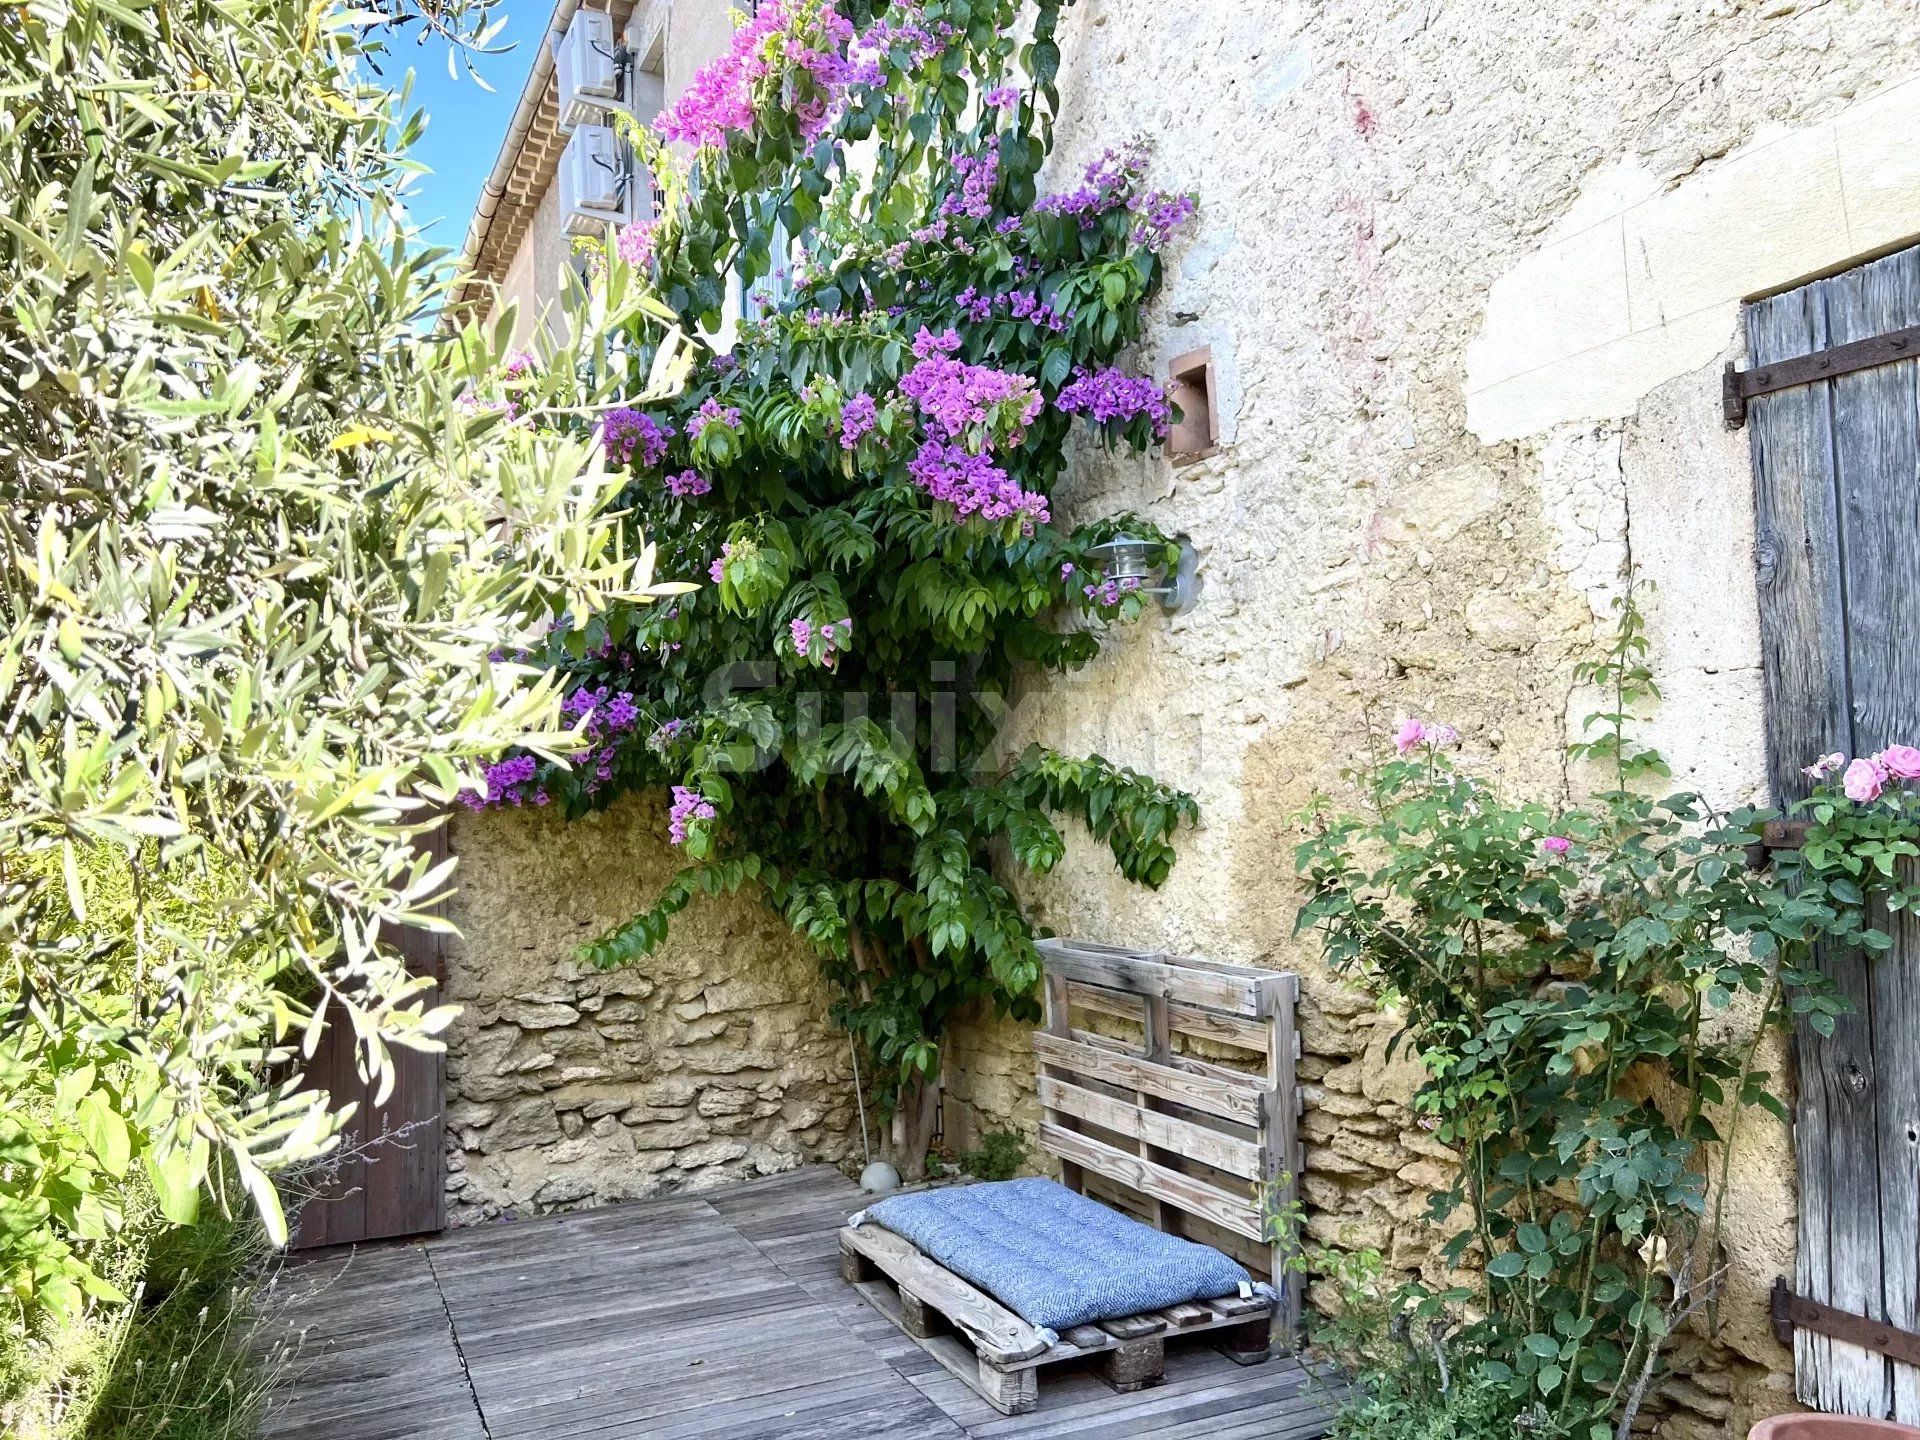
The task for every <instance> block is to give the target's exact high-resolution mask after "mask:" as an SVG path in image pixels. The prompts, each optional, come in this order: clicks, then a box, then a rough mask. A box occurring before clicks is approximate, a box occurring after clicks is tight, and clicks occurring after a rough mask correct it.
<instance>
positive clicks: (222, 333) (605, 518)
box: [0, 0, 678, 1334]
mask: <svg viewBox="0 0 1920 1440" xmlns="http://www.w3.org/2000/svg"><path fill="white" fill-rule="evenodd" d="M487 23H488V17H487V14H486V8H485V4H484V0H481V3H478V4H474V5H471V6H469V5H468V4H466V3H464V0H453V3H451V4H444V5H443V4H440V3H437V0H436V3H433V4H431V5H426V4H415V3H412V0H397V3H395V4H393V5H390V6H386V7H384V8H381V9H376V10H368V9H364V8H356V7H354V6H353V5H351V4H350V3H348V0H316V3H313V4H295V3H288V0H176V3H170V4H168V5H166V6H163V7H153V6H146V5H133V6H128V5H122V4H117V3H112V0H32V3H29V4H27V5H24V6H21V7H15V8H14V9H13V10H10V11H9V12H8V16H7V18H6V20H5V22H4V23H0V74H4V75H5V76H6V77H7V85H6V95H5V99H4V100H3V101H0V105H3V106H4V110H5V113H4V117H0V230H4V232H5V237H6V238H5V241H4V244H0V394H3V395H5V396H6V397H7V405H6V409H5V418H4V420H0V493H3V494H4V495H5V497H6V503H5V504H3V505H0V549H4V551H5V554H6V556H7V561H6V563H5V564H4V565H0V1015H4V1021H0V1034H3V1036H4V1040H3V1042H0V1043H3V1044H4V1049H5V1053H4V1055H0V1322H4V1323H5V1324H6V1325H7V1326H8V1327H10V1328H17V1329H18V1330H19V1331H20V1332H21V1333H26V1334H32V1333H35V1329H36V1326H37V1325H38V1324H39V1323H40V1320H41V1318H42V1317H43V1315H45V1314H46V1313H48V1312H52V1313H55V1314H57V1315H60V1316H68V1317H71V1316H74V1315H77V1314H79V1313H80V1312H81V1310H82V1309H83V1308H84V1306H85V1305H87V1304H90V1303H91V1304H99V1303H111V1301H112V1300H113V1297H114V1295H115V1293H116V1289H117V1287H115V1286H114V1285H113V1284H112V1283H111V1282H110V1281H109V1280H108V1278H107V1277H106V1276H105V1275H104V1274H103V1273H102V1271H101V1270H100V1268H99V1267H98V1266H95V1265H93V1264H90V1263H89V1258H88V1257H89V1255H90V1254H92V1253H93V1252H94V1251H95V1250H98V1249H100V1248H101V1247H103V1246H109V1247H110V1246H111V1243H112V1237H113V1236H114V1234H115V1232H116V1230H117V1229H118V1228H119V1227H120V1226H121V1225H122V1224H123V1215H124V1211H125V1210H126V1208H127V1197H128V1194H129V1193H130V1189H131V1187H132V1186H133V1185H134V1184H135V1182H136V1180H138V1182H139V1183H144V1184H147V1185H150V1186H151V1187H152V1188H153V1190H154V1192H155V1193H156V1195H157V1197H158V1203H159V1205H160V1208H161V1210H162V1212H163V1213H164V1214H165V1215H166V1216H167V1217H168V1218H169V1219H171V1220H173V1221H175V1222H176V1223H179V1222H184V1221H186V1220H187V1219H189V1218H191V1216H192V1215H193V1213H194V1211H195V1208H196V1197H197V1196H198V1195H199V1194H201V1193H202V1192H203V1191H207V1190H210V1191H211V1192H212V1193H224V1192H225V1191H226V1190H228V1189H230V1188H232V1187H233V1186H235V1185H237V1186H239V1187H240V1188H241V1190H242V1191H244V1193H245V1194H246V1195H247V1196H248V1198H249V1201H250V1203H251V1204H253V1205H254V1206H255V1207H256V1208H257V1209H258V1210H259V1212H260V1214H261V1215H262V1217H263V1218H264V1220H265V1222H266V1224H267V1225H268V1227H269V1229H270V1231H272V1232H273V1233H274V1234H275V1235H276V1236H279V1235H282V1234H284V1218H283V1216H282V1213H281V1207H280V1204H279V1200H278V1197H277V1196H276V1194H275V1192H274V1189H273V1185H272V1182H271V1180H270V1178H269V1176H270V1174H271V1172H272V1171H273V1170H274V1169H275V1168H276V1167H277V1166H278V1165H281V1164H283V1163H286V1162H289V1161H292V1160H298V1159H302V1158H306V1157H310V1156H312V1155H315V1154H317V1153H319V1152H321V1151H323V1150H324V1149H325V1148H326V1147H327V1146H328V1144H329V1143H330V1141H331V1139H332V1136H333V1133H334V1131H335V1130H336V1128H337V1125H338V1121H339V1116H338V1114H337V1113H336V1112H335V1110H334V1108H333V1105H332V1103H331V1099H330V1097H329V1096H328V1095H327V1094H326V1093H325V1092H323V1091H318V1090H312V1089H305V1088H302V1086H301V1078H302V1077H301V1075H300V1068H301V1067H300V1063H299V1062H300V1058H301V1056H302V1054H303V1053H305V1052H304V1051H303V1049H302V1042H304V1041H305V1040H306V1039H307V1038H308V1037H309V1036H311V1035H313V1034H315V1033H316V1032H317V1030H318V1028H319V1027H320V1026H321V1025H323V1024H326V1023H333V1024H337V1025H350V1026H351V1027H352V1029H353V1032H354V1033H355V1034H356V1036H357V1037H358V1038H359V1040H360V1042H361V1049H362V1059H363V1061H364V1064H365V1067H366V1069H367V1071H368V1072H369V1073H370V1074H371V1075H372V1076H373V1078H374V1079H375V1080H376V1081H378V1080H384V1079H387V1078H388V1077H390V1076H391V1074H392V1067H391V1064H390V1059H389V1053H388V1047H389V1046H390V1045H396V1044H398V1045H410V1046H414V1047H416V1048H425V1049H432V1048H435V1047H436V1046H437V1045H438V1044H439V1042H438V1041H437V1040H436V1039H435V1036H436V1035H437V1033H438V1032H439V1031H440V1030H441V1029H442V1028H443V1027H444V1026H445V1025H446V1024H447V1023H448V1022H449V1020H450V1019H451V1012H450V1011H449V1010H448V1009H447V1008H446V1007H444V1006H439V1005H436V1004H434V1003H433V1000H432V997H431V990H432V986H431V982H429V981H426V980H422V979H419V978H417V977H413V976H410V975H409V974H408V973H407V971H406V967H405V965H404V963H403V962H402V960H401V958H400V955H399V953H398V949H397V946H396V943H395V942H396V937H397V935H398V933H399V932H400V931H401V930H402V929H404V928H406V927H410V926H411V927H422V926H436V925H441V924H444V922H442V921H439V920H437V919H436V918H434V916H433V915H432V913H431V908H432V906H433V904H434V902H435V901H436V899H437V898H438V897H439V896H440V895H441V894H442V893H443V892H444V890H445V887H446V884H447V881H448V878H449V867H434V866H430V865H428V864H426V863H424V862H420V861H417V859H416V856H415V853H414V842H415V840H416V838H417V835H418V831H419V828H420V826H421V824H422V822H423V817H424V815H425V813H426V811H427V810H428V808H429V807H430V806H432V805H435V804H444V803H447V802H449V801H450V800H451V799H452V798H453V796H454V795H455V794H456V793H457V792H458V790H459V789H461V788H462V787H463V786H467V787H471V786H474V785H477V784H479V783H481V781H480V765H481V762H482V760H483V758H485V757H489V756H491V755H494V754H496V753H497V752H498V751H500V750H501V749H502V748H504V747H505V746H507V745H509V744H514V743H520V744H530V745H533V746H536V747H539V748H540V750H541V753H543V754H545V755H549V756H554V757H557V756H559V755H562V754H566V753H571V752H572V751H574V750H576V749H577V748H579V741H578V737H577V736H576V735H575V734H573V733H572V730H571V727H570V724H569V722H567V721H566V720H565V719H564V718H563V717H561V715H560V714H559V711H558V701H559V695H558V693H557V690H556V689H555V687H554V686H552V685H543V684H540V683H538V682H537V681H536V682H533V683H524V684H523V683H521V682H522V681H523V680H528V679H529V678H530V677H528V676H527V675H526V673H525V672H524V671H523V670H520V669H517V668H516V667H514V666H512V665H510V664H506V663H503V662H501V661H500V660H499V659H498V658H497V657H498V653H499V651H500V648H501V647H502V646H504V645H509V644H512V643H515V642H516V641H517V640H518V639H519V638H521V637H523V636H526V635H545V634H547V633H548V631H549V630H550V629H552V628H556V627H557V628H558V629H560V630H562V631H565V630H566V629H568V628H569V627H570V626H572V625H575V624H584V623H586V622H587V620H588V619H589V618H590V617H592V616H594V615H596V614H599V613H602V612H604V610H605V609H606V608H607V606H608V605H609V604H610V603H612V602H613V601H614V600H616V599H618V600H620V601H622V602H624V603H627V604H629V605H630V606H638V605H640V604H642V603H644V602H645V601H646V600H647V599H648V598H649V597H650V596H651V595H653V594H656V593H659V592H658V591H657V590H656V589H655V588H654V587H652V586H651V584H650V576H651V571H650V555H649V554H648V553H643V551H642V550H641V548H639V547H638V545H635V548H632V549H629V548H627V547H628V545H629V543H630V542H633V541H635V540H636V539H637V537H636V534H635V531H634V529H633V527H632V525H631V524H630V523H628V522H627V521H626V520H625V519H619V520H616V519H615V518H614V517H613V516H612V515H611V514H610V513H609V507H610V506H611V505H612V504H613V502H614V500H615V496H616V492H617V491H618V490H619V489H620V488H621V486H622V485H623V484H624V480H623V478H622V477H618V476H609V475H608V474H607V473H606V472H605V467H604V465H603V464H602V463H601V456H600V452H599V451H597V450H596V448H595V446H594V445H593V444H592V442H591V441H590V440H588V439H587V438H586V436H585V435H584V433H579V434H567V433H564V432H563V431H561V430H559V429H557V428H552V427H547V428H539V429H536V428H535V427H533V426H531V425H527V424H521V423H518V421H517V416H518V414H519V413H520V411H521V410H522V409H525V410H535V409H538V410H552V409H555V408H561V409H564V408H566V407H568V406H572V407H575V409H576V410H577V409H580V408H581V407H589V408H590V407H593V406H595V405H596V404H598V403H599V402H600V401H601V400H603V399H604V398H605V395H606V394H610V393H611V391H612V387H613V385H614V384H615V383H616V377H614V376H612V375H608V376H606V377H605V382H604V383H605V387H606V388H605V391H604V392H603V393H602V394H600V395H595V394H592V393H588V392H586V391H584V390H583V389H582V384H583V378H582V372H579V371H576V370H575V369H574V368H573V367H570V366H564V365H563V366H560V367H556V369H555V371H554V372H553V373H554V374H555V375H556V376H562V375H563V376H564V377H565V379H564V381H562V380H559V379H556V380H554V381H553V383H551V384H549V383H548V381H547V378H546V376H545V375H544V374H542V375H531V376H528V375H520V374H519V373H518V372H517V371H514V366H513V364H512V363H511V362H509V360H508V357H507V352H506V346H507V342H508V339H509V337H510V334H511V326H512V324H513V317H512V316H511V314H508V315H505V316H503V317H501V319H500V321H499V323H497V324H495V325H492V326H490V327H486V328H484V329H483V328H481V327H479V326H477V325H476V326H472V327H469V328H467V329H465V330H463V331H459V332H457V333H452V334H449V335H447V336H445V337H443V338H436V337H435V336H434V335H432V334H431V333H430V330H429V327H427V326H425V325H423V324H422V321H423V320H424V319H427V318H429V317H430V316H431V315H432V313H433V311H434V309H435V307H437V306H438V305H440V304H441V303H442V302H443V301H444V300H445V299H446V298H447V297H448V295H449V293H450V290H451V286H452V284H453V277H452V275H451V274H450V273H449V272H450V269H451V267H450V266H448V265H447V264H446V260H445V256H444V254H443V253H441V252H436V251H431V250H428V249H425V248H424V247H421V246H418V245H416V244H414V243H413V242H412V236H411V234H410V232H409V230H408V228H407V227H408V223H409V222H408V221H407V218H406V215H405V213H404V206H403V204H402V201H401V197H400V194H399V190H400V187H401V185H402V184H403V183H405V182H406V181H408V180H409V179H410V178H411V175H410V167H409V165H408V162H407V161H406V158H405V152H406V148H407V146H408V144H409V143H410V142H411V141H412V140H413V138H414V137H415V136H416V135H417V134H418V131H419V117H418V116H414V117H406V116H403V115H402V114H401V113H400V112H399V109H398V106H399V104H400V100H399V98H398V95H399V92H398V91H397V90H396V88H395V86H394V85H393V84H392V83H388V82H384V81H383V80H382V79H381V73H382V67H383V64H384V61H383V58H382V57H383V56H385V55H386V53H387V52H388V50H389V49H390V47H391V46H392V45H393V44H394V43H395V41H396V39H397V38H399V37H403V36H404V37H408V38H410V37H411V34H412V29H411V27H413V26H414V25H416V24H418V25H420V26H421V27H422V28H424V29H426V30H429V31H431V32H432V33H434V34H436V35H439V36H442V37H446V38H451V39H453V40H454V41H455V43H459V42H460V41H461V40H463V39H469V38H472V37H473V36H474V34H475V31H476V28H477V29H481V30H483V29H484V28H485V27H486V25H487ZM386 73H388V74H392V73H394V72H393V71H391V70H387V71H386ZM592 328H593V327H592V326H589V325H585V324H581V323H574V324H572V325H570V326H569V327H568V333H570V334H574V335H584V334H587V333H588V332H589V331H590V330H592ZM677 349H678V346H677V341H676V339H675V338H674V337H671V336H669V337H664V338H663V340H662V343H661V345H660V346H659V347H658V357H657V358H658V360H659V365H658V367H657V369H656V372H655V373H656V375H657V376H658V377H659V378H660V380H661V383H662V385H663V386H666V385H669V384H670V383H671V381H672V377H673V374H674V373H675V355H676V353H677ZM509 371H514V373H515V377H516V378H514V379H513V381H512V383H513V385H514V386H515V392H514V399H513V401H512V404H511V406H504V405H503V406H496V407H488V406H485V405H479V404H462V403H460V402H461V401H462V399H463V398H465V399H470V398H471V392H472V391H473V390H474V388H475V387H476V386H479V385H482V384H485V383H489V382H492V381H493V380H495V379H497V378H499V377H501V376H502V375H503V374H505V373H506V372H509ZM619 378H620V379H623V380H626V381H628V382H630V383H627V384H625V385H624V387H623V388H624V389H626V390H627V391H629V392H633V391H640V392H647V393H652V394H653V395H655V396H656V398H658V397H660V396H662V395H663V394H664V391H663V390H654V391H649V387H648V383H647V381H646V379H645V378H636V377H625V376H623V377H619ZM669 588H671V587H669ZM102 856H107V857H111V858H110V859H109V860H108V861H106V862H102V860H101V857H102ZM102 873H110V874H111V876H112V877H113V878H114V881H115V883H114V884H111V885H107V886H104V887H103V886H102V885H100V884H99V883H97V882H98V881H99V878H100V876H101V874H102Z"/></svg>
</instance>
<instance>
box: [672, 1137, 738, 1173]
mask: <svg viewBox="0 0 1920 1440" xmlns="http://www.w3.org/2000/svg"><path fill="white" fill-rule="evenodd" d="M746 1153H747V1147H746V1146H745V1145H742V1144H741V1143H740V1142H739V1141H738V1140H709V1141H707V1142H706V1144H704V1145H689V1146H688V1147H687V1148H686V1149H684V1150H682V1151H681V1152H680V1153H679V1154H678V1155H675V1156H674V1157H673V1163H674V1164H675V1165H676V1166H677V1167H679V1168H680V1169H682V1170H695V1169H698V1168H699V1167H700V1166H702V1165H724V1164H726V1162H727V1161H729V1160H738V1159H739V1158H740V1157H741V1156H742V1155H745V1154H746Z"/></svg>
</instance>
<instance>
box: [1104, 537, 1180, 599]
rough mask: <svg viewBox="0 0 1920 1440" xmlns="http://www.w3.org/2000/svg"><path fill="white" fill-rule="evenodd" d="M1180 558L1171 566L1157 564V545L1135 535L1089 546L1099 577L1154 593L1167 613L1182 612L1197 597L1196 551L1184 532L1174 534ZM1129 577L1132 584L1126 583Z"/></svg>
mask: <svg viewBox="0 0 1920 1440" xmlns="http://www.w3.org/2000/svg"><path fill="white" fill-rule="evenodd" d="M1173 538H1174V542H1175V543H1176V544H1177V545H1179V547H1180V559H1179V561H1178V563H1176V564H1175V565H1173V566H1172V567H1171V568H1169V567H1167V566H1166V565H1163V564H1160V563H1158V561H1159V553H1158V552H1159V550H1160V546H1159V545H1158V544H1156V543H1155V542H1154V541H1152V540H1142V539H1141V538H1140V537H1139V536H1137V535H1116V536H1114V537H1113V539H1111V540H1108V541H1106V542H1105V543H1104V544H1100V545H1096V546H1094V547H1093V553H1094V554H1095V555H1098V556H1099V557H1100V570H1101V576H1102V578H1103V579H1106V580H1109V581H1113V582H1115V583H1117V584H1119V585H1120V586H1121V587H1122V588H1124V589H1129V590H1138V591H1140V592H1142V593H1143V594H1147V595H1158V596H1159V597H1160V604H1161V605H1162V607H1164V608H1165V610H1166V611H1167V613H1168V614H1169V615H1184V614H1186V613H1187V611H1189V610H1191V609H1192V608H1193V607H1194V603H1195V602H1196V601H1197V600H1198V599H1199V598H1200V552H1199V551H1197V550H1195V549H1194V548H1193V541H1191V540H1189V539H1188V538H1187V537H1186V536H1185V535H1176V536H1174V537H1173ZM1129 580H1131V581H1133V582H1135V583H1133V584H1132V585H1128V584H1127V582H1128V581H1129Z"/></svg>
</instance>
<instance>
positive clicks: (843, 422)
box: [840, 391, 880, 450]
mask: <svg viewBox="0 0 1920 1440" xmlns="http://www.w3.org/2000/svg"><path fill="white" fill-rule="evenodd" d="M879 421H880V407H879V406H877V405H875V404H874V401H873V397H872V396H871V395H868V394H867V393H865V392H864V391H862V392H861V393H859V394H857V395H854V396H853V397H852V398H850V399H849V400H848V401H847V403H846V404H845V405H843V406H841V407H840V448H841V449H842V450H851V449H853V448H854V447H855V446H857V445H859V443H860V438H861V437H862V436H863V435H867V434H870V433H872V431H873V427H874V426H875V425H877V424H878V423H879Z"/></svg>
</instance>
